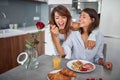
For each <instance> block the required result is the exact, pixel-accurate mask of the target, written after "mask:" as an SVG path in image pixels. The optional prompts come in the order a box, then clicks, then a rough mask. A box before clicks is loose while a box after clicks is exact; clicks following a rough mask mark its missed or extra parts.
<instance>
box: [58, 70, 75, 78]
mask: <svg viewBox="0 0 120 80" xmlns="http://www.w3.org/2000/svg"><path fill="white" fill-rule="evenodd" d="M60 73H61V74H63V75H66V76H69V77H76V76H77V75H76V73H75V72H73V71H71V70H69V69H67V68H64V69H62V70H61V71H60Z"/></svg>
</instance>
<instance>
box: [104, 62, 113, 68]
mask: <svg viewBox="0 0 120 80" xmlns="http://www.w3.org/2000/svg"><path fill="white" fill-rule="evenodd" d="M103 66H104V67H105V68H106V69H112V63H111V62H104V65H103Z"/></svg>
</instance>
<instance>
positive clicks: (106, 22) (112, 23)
mask: <svg viewBox="0 0 120 80" xmlns="http://www.w3.org/2000/svg"><path fill="white" fill-rule="evenodd" d="M101 12H102V14H101V19H102V20H101V21H100V22H101V25H100V29H101V30H102V32H103V33H104V34H105V35H113V36H120V31H119V30H120V0H102V10H101Z"/></svg>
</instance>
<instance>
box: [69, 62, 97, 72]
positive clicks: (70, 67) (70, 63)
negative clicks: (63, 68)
mask: <svg viewBox="0 0 120 80" xmlns="http://www.w3.org/2000/svg"><path fill="white" fill-rule="evenodd" d="M76 61H80V62H82V63H83V65H84V64H86V63H88V64H90V65H92V66H93V68H92V69H91V70H87V71H80V70H76V69H73V68H72V66H73V62H76ZM67 67H68V68H69V69H71V70H73V71H76V72H80V73H87V72H91V71H94V70H95V68H96V66H95V65H94V64H93V63H91V62H89V61H86V60H71V61H68V62H67Z"/></svg>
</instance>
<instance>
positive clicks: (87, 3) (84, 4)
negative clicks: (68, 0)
mask: <svg viewBox="0 0 120 80" xmlns="http://www.w3.org/2000/svg"><path fill="white" fill-rule="evenodd" d="M101 2H102V0H72V7H74V8H75V9H76V10H77V11H78V12H79V13H80V12H81V10H83V9H84V8H93V9H95V10H96V11H97V12H98V13H100V12H101Z"/></svg>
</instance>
